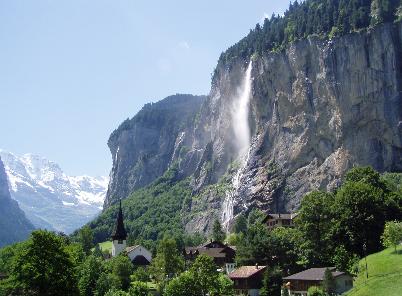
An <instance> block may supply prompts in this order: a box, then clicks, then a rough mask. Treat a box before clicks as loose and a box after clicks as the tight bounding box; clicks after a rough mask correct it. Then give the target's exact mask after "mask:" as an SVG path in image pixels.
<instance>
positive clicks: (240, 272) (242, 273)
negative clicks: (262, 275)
mask: <svg viewBox="0 0 402 296" xmlns="http://www.w3.org/2000/svg"><path fill="white" fill-rule="evenodd" d="M265 269H266V266H242V267H239V268H237V269H235V270H234V271H233V272H231V273H230V274H229V278H231V279H242V278H243V279H244V278H249V277H251V276H253V275H255V274H257V273H259V272H262V271H264V270H265Z"/></svg>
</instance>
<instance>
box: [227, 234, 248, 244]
mask: <svg viewBox="0 0 402 296" xmlns="http://www.w3.org/2000/svg"><path fill="white" fill-rule="evenodd" d="M243 239H244V234H243V232H240V233H231V234H229V235H228V236H227V237H226V241H227V243H228V244H229V245H231V246H238V245H239V244H241V241H242V240H243Z"/></svg>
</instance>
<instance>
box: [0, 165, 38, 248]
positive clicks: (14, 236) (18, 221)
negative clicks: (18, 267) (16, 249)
mask: <svg viewBox="0 0 402 296" xmlns="http://www.w3.org/2000/svg"><path fill="white" fill-rule="evenodd" d="M33 229H34V226H33V225H32V224H31V222H29V221H28V219H27V218H26V217H25V215H24V212H23V211H21V209H20V208H19V207H18V203H17V202H16V201H14V200H12V199H11V196H10V191H9V188H8V183H7V175H6V172H5V170H4V165H3V162H2V161H1V158H0V247H3V246H5V245H9V244H12V243H15V242H18V241H22V240H25V239H27V238H28V236H29V234H30V233H31V231H32V230H33Z"/></svg>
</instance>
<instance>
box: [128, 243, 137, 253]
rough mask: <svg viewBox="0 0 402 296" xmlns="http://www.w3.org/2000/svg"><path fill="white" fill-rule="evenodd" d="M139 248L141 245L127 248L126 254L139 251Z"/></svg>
mask: <svg viewBox="0 0 402 296" xmlns="http://www.w3.org/2000/svg"><path fill="white" fill-rule="evenodd" d="M138 247H140V245H135V246H131V247H127V248H126V252H127V253H130V252H131V251H134V250H135V249H137V248H138Z"/></svg>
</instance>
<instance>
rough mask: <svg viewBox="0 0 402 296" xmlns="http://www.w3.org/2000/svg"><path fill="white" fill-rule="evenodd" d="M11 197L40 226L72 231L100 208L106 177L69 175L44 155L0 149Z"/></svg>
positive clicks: (94, 214)
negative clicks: (13, 152)
mask: <svg viewBox="0 0 402 296" xmlns="http://www.w3.org/2000/svg"><path fill="white" fill-rule="evenodd" d="M0 156H1V157H2V159H3V160H4V164H5V168H6V172H7V175H8V180H9V184H10V191H11V197H12V198H13V199H15V200H17V201H18V203H19V204H20V207H21V209H22V210H23V211H24V212H25V213H26V215H27V217H28V219H29V220H31V221H32V223H33V224H34V225H35V226H36V227H39V228H46V229H51V230H57V231H62V232H65V233H71V232H72V231H74V230H75V229H77V228H79V227H81V226H82V225H84V224H85V223H86V222H88V221H90V220H91V219H93V218H94V217H95V216H96V215H97V214H98V213H99V212H100V211H101V209H102V205H103V201H104V197H105V194H106V188H107V183H108V179H107V178H106V177H100V178H93V177H89V176H78V177H70V176H67V175H66V174H64V173H63V171H62V170H61V169H60V167H59V166H58V165H57V164H56V163H54V162H51V161H49V160H47V159H45V158H43V157H40V156H36V155H32V154H25V155H23V156H21V157H18V156H15V155H14V154H12V153H8V152H5V151H0Z"/></svg>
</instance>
